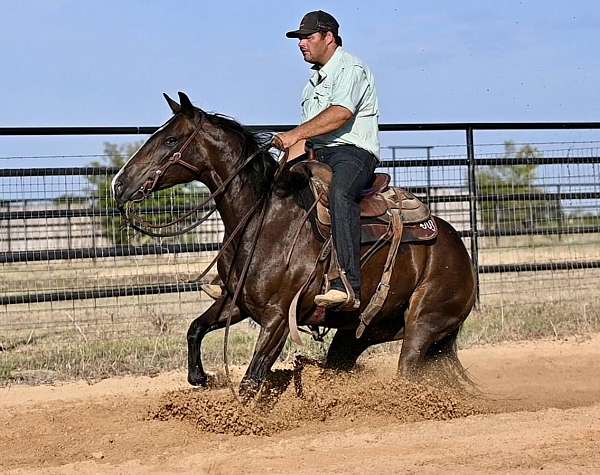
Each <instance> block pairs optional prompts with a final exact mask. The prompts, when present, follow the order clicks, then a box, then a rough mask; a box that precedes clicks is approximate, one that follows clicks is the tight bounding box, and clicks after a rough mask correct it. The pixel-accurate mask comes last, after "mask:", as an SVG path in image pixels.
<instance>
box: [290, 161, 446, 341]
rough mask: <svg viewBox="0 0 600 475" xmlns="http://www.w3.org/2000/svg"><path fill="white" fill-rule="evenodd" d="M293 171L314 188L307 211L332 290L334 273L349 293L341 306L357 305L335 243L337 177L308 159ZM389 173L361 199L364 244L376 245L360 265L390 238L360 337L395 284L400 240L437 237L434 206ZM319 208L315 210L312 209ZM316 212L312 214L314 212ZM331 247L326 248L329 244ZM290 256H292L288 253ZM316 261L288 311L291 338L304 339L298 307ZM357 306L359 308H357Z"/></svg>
mask: <svg viewBox="0 0 600 475" xmlns="http://www.w3.org/2000/svg"><path fill="white" fill-rule="evenodd" d="M290 172H291V173H300V174H302V175H304V176H306V177H307V178H308V179H309V185H310V190H311V191H312V194H313V201H314V204H313V205H312V206H311V207H310V208H309V209H308V210H307V215H308V216H309V217H311V223H312V224H313V230H315V233H316V234H317V238H319V239H320V240H321V241H323V242H325V244H324V245H323V249H322V251H321V254H322V255H323V256H320V257H319V259H318V260H317V263H318V262H319V261H321V260H324V259H325V257H324V256H325V255H326V254H328V255H329V266H328V267H329V269H328V271H327V273H326V274H325V279H324V284H325V289H324V291H327V289H328V288H329V283H330V282H331V281H333V280H334V279H335V278H338V277H339V278H341V280H342V282H343V283H344V286H345V287H346V291H347V293H348V299H347V302H346V303H345V304H344V305H343V306H342V308H341V309H340V310H344V309H348V308H350V306H351V305H355V304H356V302H357V300H355V296H354V292H353V290H352V287H351V286H350V284H349V282H348V280H347V278H346V276H345V272H344V270H343V269H341V268H340V266H339V264H338V262H337V257H336V255H335V247H334V246H331V214H330V211H329V198H328V197H329V188H330V186H331V181H332V178H333V172H332V170H331V168H330V167H329V166H328V165H326V164H324V163H321V162H318V161H315V160H308V161H302V162H299V163H296V164H294V165H292V166H291V167H290ZM390 180H391V179H390V176H389V175H388V174H387V173H376V174H375V177H374V180H373V183H372V185H371V187H370V188H369V189H367V190H364V191H363V192H362V194H361V201H360V228H361V244H372V245H371V246H370V247H369V249H368V250H367V251H366V252H363V254H362V256H361V265H364V263H365V262H366V261H367V260H369V258H370V257H371V256H373V255H374V254H375V253H376V252H377V251H379V250H380V249H381V248H382V247H383V246H384V245H385V244H387V243H388V242H389V243H390V248H389V251H388V255H387V259H386V263H385V265H384V269H383V273H382V276H381V280H380V282H379V285H378V286H377V290H376V291H375V293H374V294H373V296H372V297H371V300H370V301H369V303H368V305H367V306H366V307H365V308H364V309H363V310H362V312H361V314H360V323H359V325H358V328H357V330H356V337H357V338H360V337H361V336H362V334H363V332H364V330H365V329H366V327H367V325H369V323H370V322H371V320H372V319H373V318H374V317H375V316H376V315H377V313H379V311H380V310H381V309H382V308H383V304H384V303H385V300H386V299H387V295H388V292H389V289H390V286H389V282H390V280H391V276H392V271H393V269H394V264H395V261H396V255H397V252H398V248H399V246H400V244H401V243H409V242H410V243H417V242H426V241H431V240H433V239H435V238H436V237H437V234H438V229H437V226H436V224H435V221H434V219H433V218H432V217H431V214H430V211H429V208H428V206H427V205H425V204H424V203H423V202H421V201H420V200H419V199H418V198H417V197H416V196H414V195H413V194H412V193H410V192H409V191H406V190H403V189H401V188H396V187H391V186H389V184H390ZM315 208H316V212H315V213H312V210H313V209H315ZM311 214H312V215H313V216H311ZM329 248H330V249H331V252H330V253H327V249H329ZM288 259H289V256H288ZM316 268H317V267H316V264H315V268H314V269H313V272H312V273H311V276H310V277H309V278H308V280H307V281H306V282H305V283H304V285H303V286H302V287H301V288H300V290H299V291H298V292H297V293H296V295H295V297H294V299H293V301H292V305H291V306H290V312H289V327H290V337H291V339H292V340H293V341H294V342H295V343H297V344H300V345H301V344H302V341H301V339H300V335H299V333H298V326H297V306H298V302H299V301H300V300H301V298H302V295H303V294H304V292H305V291H306V290H307V288H308V286H309V284H310V283H311V282H312V280H313V279H314V278H315V272H316ZM352 308H353V309H356V308H355V307H352Z"/></svg>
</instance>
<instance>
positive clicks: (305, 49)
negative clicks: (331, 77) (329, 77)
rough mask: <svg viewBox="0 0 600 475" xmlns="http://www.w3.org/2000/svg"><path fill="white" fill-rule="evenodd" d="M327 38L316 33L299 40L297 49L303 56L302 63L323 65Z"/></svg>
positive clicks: (322, 34) (326, 35) (323, 34)
mask: <svg viewBox="0 0 600 475" xmlns="http://www.w3.org/2000/svg"><path fill="white" fill-rule="evenodd" d="M328 36H329V35H328V34H325V33H320V32H317V33H313V34H311V35H308V36H305V37H302V38H300V41H299V42H298V47H299V48H300V52H301V53H302V56H304V61H306V62H307V63H311V64H321V65H322V64H324V59H325V58H326V56H327V45H328V41H327V40H328Z"/></svg>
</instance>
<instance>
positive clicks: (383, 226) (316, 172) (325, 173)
mask: <svg viewBox="0 0 600 475" xmlns="http://www.w3.org/2000/svg"><path fill="white" fill-rule="evenodd" d="M290 171H291V172H293V173H301V174H303V175H305V176H307V177H308V178H309V179H310V181H309V183H310V189H311V191H312V193H313V196H314V199H315V200H317V203H316V220H315V221H316V223H315V224H316V226H315V227H316V231H317V234H318V235H317V237H319V238H321V239H322V240H325V239H327V238H328V237H329V235H330V234H331V214H330V211H329V187H330V186H331V179H332V176H333V173H332V171H331V168H330V167H329V166H328V165H326V164H324V163H321V162H317V161H314V160H310V161H303V162H299V163H296V164H294V165H293V166H292V167H291V168H290ZM389 183H390V176H389V175H388V174H387V173H376V174H375V178H374V180H373V184H372V186H371V188H369V189H367V190H364V191H363V192H362V199H361V201H360V224H361V227H360V228H361V244H371V243H373V242H376V241H378V240H379V239H381V238H382V237H383V236H384V235H386V234H387V233H388V232H389V230H390V219H391V212H390V211H391V210H392V209H399V210H400V216H401V220H402V224H403V231H402V242H413V243H416V242H423V241H430V240H432V239H435V238H436V237H437V233H438V229H437V226H436V224H435V220H434V219H433V218H432V217H431V213H430V211H429V207H428V206H427V205H426V204H425V203H423V202H422V201H420V200H419V199H418V198H417V197H416V196H415V195H413V194H412V193H411V192H409V191H407V190H403V189H401V188H397V187H391V186H389Z"/></svg>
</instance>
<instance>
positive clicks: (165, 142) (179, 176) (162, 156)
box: [112, 92, 206, 209]
mask: <svg viewBox="0 0 600 475" xmlns="http://www.w3.org/2000/svg"><path fill="white" fill-rule="evenodd" d="M164 96H165V98H166V100H167V102H168V103H169V106H170V107H171V110H172V111H173V117H171V118H170V119H169V120H168V121H167V122H166V123H165V124H164V125H163V126H162V127H160V128H159V129H158V130H157V131H156V132H154V134H152V136H151V137H150V138H149V139H148V140H147V141H146V142H145V143H144V144H143V145H142V146H141V147H140V149H139V150H138V151H137V152H136V153H135V154H134V155H133V156H132V157H131V158H130V159H129V160H128V161H127V163H126V164H125V165H123V167H122V168H121V170H119V172H118V173H117V174H116V175H115V177H114V179H113V181H112V192H113V196H114V198H115V201H116V202H117V206H118V207H119V208H120V209H123V208H124V206H125V204H126V203H127V202H130V201H141V200H143V199H145V198H146V197H147V196H148V195H149V194H150V193H152V192H154V191H158V190H162V189H164V188H169V187H171V186H174V185H177V184H180V183H188V182H190V181H192V180H194V179H197V178H198V177H199V176H200V175H201V173H202V172H203V171H204V170H203V168H204V166H203V164H202V163H200V161H199V160H198V159H197V158H196V159H195V160H192V159H191V157H192V156H197V155H198V154H199V153H200V154H201V155H202V153H201V152H202V150H198V149H199V148H201V147H203V144H202V143H200V142H201V141H198V140H196V139H197V138H199V137H200V134H199V131H200V129H201V128H202V123H203V118H204V117H205V116H206V114H205V113H204V112H203V111H202V110H200V109H199V108H197V107H194V106H193V105H192V103H191V102H190V100H189V98H188V97H187V96H186V95H185V94H184V93H182V92H180V93H179V99H180V102H181V104H178V103H177V102H175V101H174V100H173V99H171V98H170V97H169V96H167V95H166V94H164Z"/></svg>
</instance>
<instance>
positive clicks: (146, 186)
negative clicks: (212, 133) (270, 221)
mask: <svg viewBox="0 0 600 475" xmlns="http://www.w3.org/2000/svg"><path fill="white" fill-rule="evenodd" d="M201 126H202V121H200V123H198V125H197V126H196V128H195V129H194V131H193V132H192V133H191V134H190V136H189V137H188V138H187V139H186V141H185V142H184V143H183V145H182V146H181V148H180V149H179V150H178V151H177V152H175V153H174V154H173V155H171V157H170V158H169V159H168V160H166V161H165V162H164V163H163V164H162V165H161V166H160V167H158V169H156V170H155V171H154V173H152V175H151V177H150V178H148V179H147V180H146V181H145V182H144V183H143V184H142V186H141V187H140V188H139V189H138V190H137V192H136V193H135V194H134V197H135V199H132V200H131V201H132V202H136V203H137V202H140V201H143V200H145V199H146V198H148V196H150V194H151V193H153V192H154V191H155V190H156V187H157V185H158V182H159V180H160V178H161V177H162V176H163V175H164V174H165V173H166V172H167V170H168V169H169V168H170V167H171V166H172V165H181V166H183V167H185V168H187V169H188V170H190V171H191V172H193V173H194V174H195V175H196V176H198V175H199V174H200V169H199V168H198V167H197V166H195V165H193V164H192V163H189V162H187V161H185V160H184V159H183V158H182V155H183V152H185V150H186V149H187V148H188V147H189V145H190V144H191V143H192V141H193V140H194V138H195V137H196V135H197V134H198V132H199V131H200V129H201ZM271 143H272V139H271V140H269V141H267V142H266V143H265V144H263V145H261V146H260V147H259V148H258V149H257V150H256V151H255V152H254V153H252V154H250V155H249V156H248V157H247V158H246V159H244V161H243V162H242V163H240V164H239V165H238V167H237V168H236V169H235V170H234V171H233V173H232V174H231V175H230V176H229V177H228V178H227V179H226V180H225V181H224V182H222V183H221V184H220V185H219V186H218V187H217V189H216V190H215V191H214V192H212V193H211V194H210V195H209V196H208V198H206V199H205V200H204V201H203V202H202V203H200V204H199V205H197V206H195V207H194V208H193V209H192V210H190V211H188V212H187V213H185V214H184V215H183V216H180V217H178V218H176V219H174V220H173V221H170V222H168V223H165V224H153V223H150V222H148V221H146V220H144V219H143V218H141V217H140V216H139V215H137V214H136V213H133V212H132V211H131V210H130V209H129V208H126V209H125V210H121V214H122V215H123V218H124V219H125V221H127V223H128V224H129V225H130V226H131V227H132V228H133V229H135V230H136V231H139V232H141V233H143V234H146V235H148V236H152V237H174V236H180V235H182V234H185V233H187V232H189V231H191V230H192V229H194V228H196V227H198V226H200V225H201V224H202V223H204V222H205V221H206V220H207V219H208V218H209V217H210V216H211V215H212V214H213V213H214V212H215V211H216V210H217V207H216V205H212V206H211V207H210V208H209V209H208V211H207V213H206V214H205V215H204V216H202V217H201V218H200V219H199V220H198V221H195V222H194V223H192V224H190V225H189V226H186V227H184V228H183V229H180V230H179V231H173V232H158V231H153V230H152V229H163V228H167V227H170V226H173V225H175V224H177V223H180V222H181V221H183V220H184V219H186V218H188V217H189V216H191V215H193V214H195V213H197V212H198V211H201V210H203V209H204V207H205V206H206V205H207V204H208V203H209V202H210V201H212V200H214V199H215V198H216V197H218V196H220V195H221V194H222V193H223V192H224V191H225V189H226V188H227V186H228V185H229V183H231V181H232V180H233V179H234V178H235V177H236V176H238V175H239V173H240V171H241V170H242V169H243V168H244V167H245V166H246V165H247V164H248V163H250V161H252V159H253V158H254V157H256V156H257V155H258V154H260V153H263V152H264V151H265V150H268V149H269V148H271ZM167 155H168V154H167ZM165 156H166V155H165ZM163 158H164V157H163ZM161 161H162V159H161ZM138 194H139V197H138ZM138 223H139V224H138ZM149 228H150V229H149Z"/></svg>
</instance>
